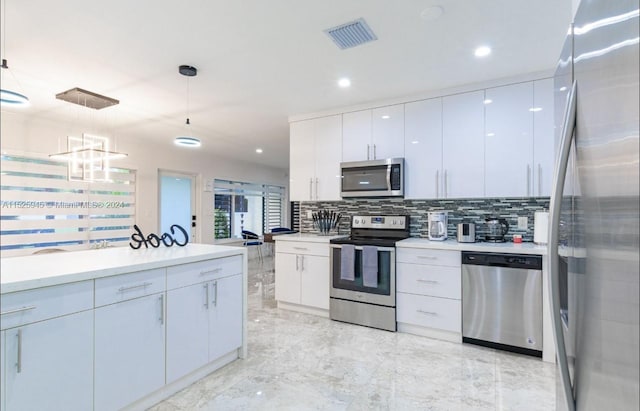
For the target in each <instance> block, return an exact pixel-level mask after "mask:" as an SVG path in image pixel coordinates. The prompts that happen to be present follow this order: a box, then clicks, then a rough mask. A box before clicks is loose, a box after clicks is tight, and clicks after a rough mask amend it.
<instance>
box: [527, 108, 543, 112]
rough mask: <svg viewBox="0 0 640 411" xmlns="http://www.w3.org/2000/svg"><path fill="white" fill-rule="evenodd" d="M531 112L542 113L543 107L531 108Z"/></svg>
mask: <svg viewBox="0 0 640 411" xmlns="http://www.w3.org/2000/svg"><path fill="white" fill-rule="evenodd" d="M529 111H532V112H534V113H537V112H538V111H542V107H531V108H530V109H529Z"/></svg>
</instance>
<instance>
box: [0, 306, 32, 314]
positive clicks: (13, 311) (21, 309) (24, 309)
mask: <svg viewBox="0 0 640 411" xmlns="http://www.w3.org/2000/svg"><path fill="white" fill-rule="evenodd" d="M35 308H36V306H35V305H30V306H28V307H22V308H16V309H15V310H9V311H5V312H2V313H0V315H6V314H15V313H20V312H22V311H28V310H33V309H35Z"/></svg>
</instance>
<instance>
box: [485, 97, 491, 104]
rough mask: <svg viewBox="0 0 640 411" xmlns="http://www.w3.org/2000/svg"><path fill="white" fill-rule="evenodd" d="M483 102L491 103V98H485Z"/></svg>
mask: <svg viewBox="0 0 640 411" xmlns="http://www.w3.org/2000/svg"><path fill="white" fill-rule="evenodd" d="M483 103H484V104H491V103H493V100H491V99H490V98H487V99H485V100H484V101H483Z"/></svg>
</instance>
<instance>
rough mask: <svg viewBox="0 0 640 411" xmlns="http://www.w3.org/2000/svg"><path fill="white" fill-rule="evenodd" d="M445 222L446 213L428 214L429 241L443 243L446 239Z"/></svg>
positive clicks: (446, 218) (434, 212)
mask: <svg viewBox="0 0 640 411" xmlns="http://www.w3.org/2000/svg"><path fill="white" fill-rule="evenodd" d="M447 220H448V215H447V212H446V211H433V212H430V213H429V214H428V218H427V224H428V225H427V231H428V234H429V240H437V241H444V240H446V239H447Z"/></svg>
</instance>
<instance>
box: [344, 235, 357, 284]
mask: <svg viewBox="0 0 640 411" xmlns="http://www.w3.org/2000/svg"><path fill="white" fill-rule="evenodd" d="M355 255H356V247H355V246H354V245H353V244H343V245H342V247H341V248H340V279H341V280H348V281H353V280H355V259H356V258H355Z"/></svg>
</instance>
